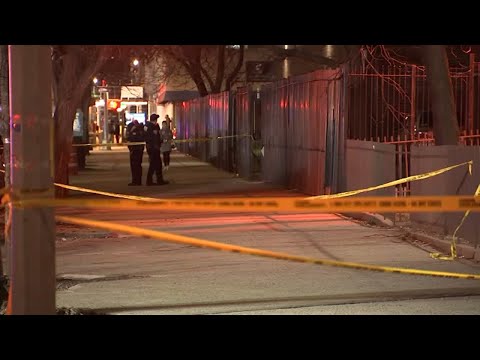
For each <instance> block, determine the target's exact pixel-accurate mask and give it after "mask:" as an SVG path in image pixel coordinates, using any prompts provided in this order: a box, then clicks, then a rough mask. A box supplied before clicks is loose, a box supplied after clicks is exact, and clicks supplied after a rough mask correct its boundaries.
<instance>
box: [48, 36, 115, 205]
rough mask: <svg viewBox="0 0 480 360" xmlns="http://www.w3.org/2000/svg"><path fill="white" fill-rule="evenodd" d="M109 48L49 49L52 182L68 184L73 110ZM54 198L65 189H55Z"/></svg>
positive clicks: (67, 46)
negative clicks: (51, 92) (52, 124)
mask: <svg viewBox="0 0 480 360" xmlns="http://www.w3.org/2000/svg"><path fill="white" fill-rule="evenodd" d="M111 52H112V47H111V46H80V45H56V46H53V47H52V65H53V79H54V81H53V84H54V85H53V87H54V104H55V111H54V115H53V118H54V124H55V181H56V182H57V183H62V184H68V163H69V159H70V151H71V145H72V136H73V120H74V118H75V113H76V109H77V107H78V106H79V105H80V104H81V103H82V99H84V97H85V92H86V90H87V89H89V86H91V82H92V78H93V76H94V75H95V74H96V73H97V72H98V71H99V70H100V69H101V68H102V66H103V65H104V64H105V63H106V61H107V59H108V58H109V56H110V54H111ZM56 193H57V196H65V195H66V193H67V192H66V190H65V189H63V188H57V189H56Z"/></svg>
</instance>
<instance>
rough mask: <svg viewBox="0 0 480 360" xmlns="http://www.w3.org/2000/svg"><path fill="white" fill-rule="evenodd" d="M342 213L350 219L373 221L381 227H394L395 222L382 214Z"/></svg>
mask: <svg viewBox="0 0 480 360" xmlns="http://www.w3.org/2000/svg"><path fill="white" fill-rule="evenodd" d="M342 215H344V216H347V217H349V218H352V219H356V220H361V221H366V222H368V223H373V224H375V225H377V226H382V227H389V228H391V227H394V226H395V224H394V223H393V221H392V220H390V219H387V218H385V217H384V216H383V215H380V214H374V213H342Z"/></svg>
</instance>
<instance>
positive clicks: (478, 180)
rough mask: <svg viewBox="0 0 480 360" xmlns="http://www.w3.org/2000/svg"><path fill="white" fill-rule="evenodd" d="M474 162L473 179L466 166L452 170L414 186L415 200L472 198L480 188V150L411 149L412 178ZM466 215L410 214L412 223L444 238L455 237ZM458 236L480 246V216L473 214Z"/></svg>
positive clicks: (451, 147)
mask: <svg viewBox="0 0 480 360" xmlns="http://www.w3.org/2000/svg"><path fill="white" fill-rule="evenodd" d="M469 160H473V169H472V170H473V171H472V175H468V173H467V171H468V168H467V166H465V167H460V168H457V169H455V170H451V171H449V172H447V173H444V174H441V175H438V176H435V177H433V178H430V179H426V180H421V181H417V182H413V183H412V184H411V194H412V196H422V195H473V194H474V193H475V190H476V189H477V186H478V185H479V184H480V147H479V146H419V147H412V155H411V172H412V174H420V173H425V172H428V171H432V170H437V169H441V168H444V167H447V166H451V165H456V164H460V163H462V162H465V161H469ZM462 217H463V213H419V214H414V213H412V214H411V217H410V219H411V221H413V222H417V223H421V224H426V225H429V226H432V227H433V229H435V230H437V231H441V232H443V233H444V234H445V235H447V234H450V235H451V234H453V232H454V231H455V228H456V227H457V226H458V224H459V223H460V220H461V218H462ZM458 236H459V237H461V238H464V239H466V240H467V241H468V242H469V243H471V244H473V245H480V214H479V213H475V212H472V213H470V216H469V217H468V218H467V220H466V221H465V222H464V224H463V226H462V228H461V230H460V231H459V233H458Z"/></svg>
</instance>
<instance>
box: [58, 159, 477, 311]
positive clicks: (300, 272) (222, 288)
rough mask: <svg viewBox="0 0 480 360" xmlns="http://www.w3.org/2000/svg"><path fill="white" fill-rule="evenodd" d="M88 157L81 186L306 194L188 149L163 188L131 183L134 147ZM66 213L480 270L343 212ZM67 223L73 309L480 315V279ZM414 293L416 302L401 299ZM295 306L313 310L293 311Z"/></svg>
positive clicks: (63, 255)
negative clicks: (304, 259) (280, 256)
mask: <svg viewBox="0 0 480 360" xmlns="http://www.w3.org/2000/svg"><path fill="white" fill-rule="evenodd" d="M87 163H88V164H89V165H88V166H89V169H87V170H86V171H85V172H82V173H81V174H80V175H79V176H76V177H74V178H73V179H72V180H73V181H72V183H73V184H74V185H78V186H84V187H89V188H95V189H99V190H104V191H113V192H119V193H127V194H133V195H145V196H152V197H178V196H202V195H205V196H207V195H208V196H215V195H219V194H221V195H222V196H230V195H232V196H238V195H240V196H289V195H293V194H294V193H293V192H291V191H285V190H282V189H279V188H274V187H271V186H269V185H268V184H263V183H249V182H247V181H245V180H242V179H239V178H236V177H234V176H232V174H228V173H226V172H223V171H220V170H217V169H214V168H213V167H211V166H210V165H208V164H204V163H201V162H199V161H197V160H195V159H192V158H190V157H186V156H184V155H181V154H178V153H177V154H174V156H173V157H172V165H171V167H170V170H169V172H168V173H167V176H166V177H167V178H168V179H169V180H170V181H171V184H170V185H167V186H161V187H146V186H144V187H128V186H126V184H127V183H128V182H129V168H128V162H127V154H126V153H125V152H124V151H119V150H114V151H112V152H95V153H92V155H91V156H90V158H88V160H87ZM75 196H88V197H91V195H83V194H82V195H75ZM62 213H63V214H68V215H76V216H80V217H86V218H94V219H98V220H106V221H115V222H120V223H122V224H128V225H134V226H141V227H145V228H151V229H158V230H162V231H167V232H172V233H176V234H183V235H188V236H192V237H200V238H204V239H209V240H214V241H220V242H225V243H231V244H237V245H243V246H250V247H256V248H261V249H269V250H275V251H283V252H288V253H291V254H298V255H307V256H314V257H318V258H325V259H335V260H343V261H355V262H362V263H370V264H378V265H387V266H403V267H412V268H420V269H431V270H440V271H454V272H473V273H479V272H480V271H479V267H478V266H476V265H475V264H474V263H470V262H465V263H462V262H458V261H457V262H442V261H438V260H433V259H431V258H430V257H429V254H428V251H429V249H428V248H427V247H425V246H423V247H415V246H412V245H411V244H410V243H407V242H405V241H403V240H402V233H401V232H400V231H399V230H398V229H387V228H377V227H369V226H365V225H363V224H360V223H357V222H353V221H350V220H348V219H345V218H342V217H340V216H337V215H333V214H303V215H299V214H280V213H248V214H245V213H242V214H237V213H234V212H231V213H218V212H217V213H196V212H178V213H172V212H164V211H159V212H155V213H152V212H145V211H123V210H122V211H112V210H83V209H64V210H62ZM58 230H59V231H60V232H62V231H63V232H62V234H63V235H64V236H65V237H64V238H63V241H59V242H58V246H57V272H58V274H59V277H63V278H65V279H74V281H71V282H70V284H71V286H70V287H68V288H67V289H65V290H62V291H59V292H58V295H57V299H58V306H63V307H77V308H88V309H95V310H97V311H100V312H106V313H112V314H222V313H242V314H243V313H252V314H258V313H265V314H267V313H279V314H281V313H285V312H287V313H288V312H289V311H293V313H298V314H300V313H305V314H317V313H318V314H323V313H352V314H355V313H370V312H374V313H386V314H389V313H407V314H408V313H412V314H414V313H421V312H422V311H425V312H426V313H429V314H430V313H433V314H436V313H439V314H440V313H452V314H453V313H476V314H480V300H479V299H480V298H479V295H480V292H479V289H480V287H479V283H478V281H473V280H456V279H445V278H433V277H421V276H408V275H398V274H389V273H376V272H366V271H359V270H349V269H342V268H332V267H326V266H316V265H310V264H298V263H290V262H285V261H280V260H274V259H265V258H257V257H252V256H246V255H240V254H232V253H224V252H218V251H213V250H208V249H199V248H194V247H191V246H185V245H179V244H170V243H165V242H160V241H156V240H151V239H145V238H136V237H132V236H130V235H125V234H119V233H108V232H105V231H97V230H92V229H90V230H85V229H81V228H76V227H68V226H67V227H65V226H64V225H59V226H58ZM82 277H83V278H82ZM88 277H96V278H92V279H88ZM410 299H416V300H413V302H411V301H412V300H410ZM437 299H448V300H447V301H440V300H437ZM405 301H407V303H408V304H410V305H408V306H401V304H402V302H405ZM409 301H410V302H409ZM418 303H422V304H424V305H423V306H420V307H419V306H417V305H416V304H418ZM346 304H356V305H346ZM361 304H363V305H361ZM345 306H347V307H345ZM289 308H290V309H292V308H293V309H303V310H281V309H289ZM279 309H280V310H279ZM342 309H343V310H342ZM422 309H423V310H422Z"/></svg>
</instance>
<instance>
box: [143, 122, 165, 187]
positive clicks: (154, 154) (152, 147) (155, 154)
mask: <svg viewBox="0 0 480 360" xmlns="http://www.w3.org/2000/svg"><path fill="white" fill-rule="evenodd" d="M159 117H160V116H158V115H157V114H152V115H150V121H147V123H146V124H145V128H144V130H145V143H146V145H147V153H148V159H149V161H150V166H149V167H148V173H147V185H165V184H168V181H165V180H163V175H162V160H161V159H160V147H161V145H162V138H161V134H160V126H159V125H158V123H157V120H158V118H159ZM153 173H155V174H156V175H157V182H156V183H154V182H153Z"/></svg>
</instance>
